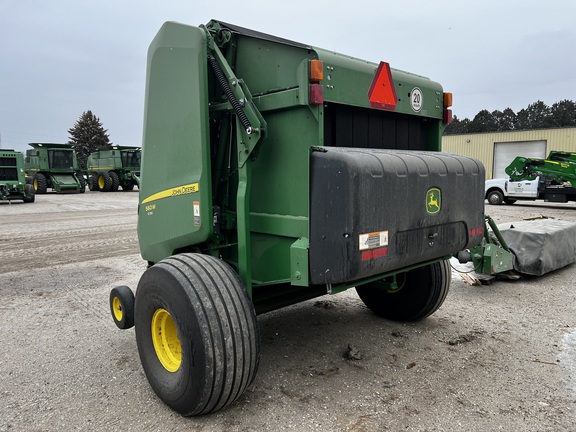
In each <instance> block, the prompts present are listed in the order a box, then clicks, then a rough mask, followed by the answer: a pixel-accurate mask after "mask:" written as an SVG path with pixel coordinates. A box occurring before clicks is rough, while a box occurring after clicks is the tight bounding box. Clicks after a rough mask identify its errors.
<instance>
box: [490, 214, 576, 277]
mask: <svg viewBox="0 0 576 432" xmlns="http://www.w3.org/2000/svg"><path fill="white" fill-rule="evenodd" d="M498 229H499V230H500V232H501V234H502V237H504V240H506V242H507V243H508V246H509V247H510V250H511V251H512V252H513V253H514V255H515V261H514V269H515V270H516V271H518V272H520V273H524V274H529V275H534V276H541V275H543V274H545V273H548V272H551V271H553V270H557V269H559V268H562V267H565V266H567V265H568V264H572V263H574V262H576V222H569V221H562V220H556V219H536V220H524V221H517V222H511V223H510V222H508V223H505V224H500V225H498Z"/></svg>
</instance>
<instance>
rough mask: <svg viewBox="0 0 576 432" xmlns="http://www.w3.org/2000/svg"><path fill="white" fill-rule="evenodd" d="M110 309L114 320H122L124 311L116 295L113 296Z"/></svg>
mask: <svg viewBox="0 0 576 432" xmlns="http://www.w3.org/2000/svg"><path fill="white" fill-rule="evenodd" d="M112 311H113V313H114V318H116V321H122V317H123V316H124V312H123V311H122V303H121V302H120V299H119V298H118V297H114V299H113V300H112Z"/></svg>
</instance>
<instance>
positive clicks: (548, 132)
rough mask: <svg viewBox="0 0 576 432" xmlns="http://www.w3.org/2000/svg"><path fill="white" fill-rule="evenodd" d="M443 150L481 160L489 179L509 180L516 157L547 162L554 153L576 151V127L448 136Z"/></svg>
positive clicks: (443, 141)
mask: <svg viewBox="0 0 576 432" xmlns="http://www.w3.org/2000/svg"><path fill="white" fill-rule="evenodd" d="M442 150H443V151H447V152H452V153H456V154H459V155H463V156H470V157H473V158H476V159H479V160H480V161H481V162H482V163H483V164H484V166H485V167H486V179H491V178H499V177H507V175H506V173H505V172H504V169H505V168H506V167H507V166H508V165H509V164H510V162H512V161H513V160H514V158H515V157H516V156H525V157H533V158H541V159H544V158H546V156H548V153H549V152H550V150H559V151H570V152H576V128H563V129H538V130H527V131H518V132H487V133H479V134H465V135H445V136H444V137H442Z"/></svg>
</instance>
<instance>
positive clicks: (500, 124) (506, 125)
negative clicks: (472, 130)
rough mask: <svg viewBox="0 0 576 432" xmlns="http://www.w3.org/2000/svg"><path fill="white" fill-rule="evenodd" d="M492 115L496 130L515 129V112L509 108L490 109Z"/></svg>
mask: <svg viewBox="0 0 576 432" xmlns="http://www.w3.org/2000/svg"><path fill="white" fill-rule="evenodd" d="M492 117H493V118H494V120H495V121H496V130H497V131H498V132H505V131H512V130H515V129H516V123H517V122H518V120H517V119H516V113H515V112H514V111H513V110H512V109H511V108H506V109H505V110H504V111H499V110H496V111H492Z"/></svg>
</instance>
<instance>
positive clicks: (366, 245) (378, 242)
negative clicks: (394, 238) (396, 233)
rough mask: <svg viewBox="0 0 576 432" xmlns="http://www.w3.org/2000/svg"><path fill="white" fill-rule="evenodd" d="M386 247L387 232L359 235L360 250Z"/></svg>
mask: <svg viewBox="0 0 576 432" xmlns="http://www.w3.org/2000/svg"><path fill="white" fill-rule="evenodd" d="M382 246H388V231H378V232H372V233H367V234H360V236H359V242H358V247H359V249H360V250H367V249H374V248H379V247H382Z"/></svg>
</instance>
